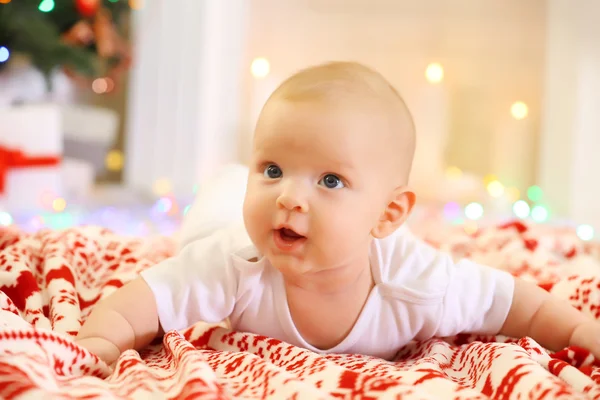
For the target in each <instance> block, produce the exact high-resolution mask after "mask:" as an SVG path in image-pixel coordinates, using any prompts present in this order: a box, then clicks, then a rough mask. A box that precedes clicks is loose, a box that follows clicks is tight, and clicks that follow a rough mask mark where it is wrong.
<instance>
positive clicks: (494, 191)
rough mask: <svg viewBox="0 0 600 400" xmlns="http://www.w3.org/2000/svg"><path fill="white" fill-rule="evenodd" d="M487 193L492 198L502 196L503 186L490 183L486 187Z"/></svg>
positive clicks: (497, 183)
mask: <svg viewBox="0 0 600 400" xmlns="http://www.w3.org/2000/svg"><path fill="white" fill-rule="evenodd" d="M487 191H488V192H489V194H490V196H492V197H501V196H502V195H503V194H504V185H503V184H502V183H500V181H491V182H490V183H488V185H487Z"/></svg>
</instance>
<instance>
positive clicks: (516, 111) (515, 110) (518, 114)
mask: <svg viewBox="0 0 600 400" xmlns="http://www.w3.org/2000/svg"><path fill="white" fill-rule="evenodd" d="M510 113H511V114H512V116H513V118H514V119H524V118H525V117H527V114H528V113H529V108H528V107H527V104H525V103H523V102H522V101H517V102H516V103H514V104H513V105H512V107H511V108H510Z"/></svg>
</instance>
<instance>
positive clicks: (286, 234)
mask: <svg viewBox="0 0 600 400" xmlns="http://www.w3.org/2000/svg"><path fill="white" fill-rule="evenodd" d="M277 231H278V232H279V235H280V236H281V238H282V239H283V240H284V241H286V242H293V241H295V240H298V239H304V238H305V236H302V235H300V234H299V233H296V232H295V231H293V230H292V229H288V228H281V229H278V230H277Z"/></svg>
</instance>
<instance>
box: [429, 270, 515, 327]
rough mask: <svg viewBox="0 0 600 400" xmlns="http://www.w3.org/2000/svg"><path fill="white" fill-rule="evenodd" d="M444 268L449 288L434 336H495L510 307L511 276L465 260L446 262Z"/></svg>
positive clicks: (511, 292)
mask: <svg viewBox="0 0 600 400" xmlns="http://www.w3.org/2000/svg"><path fill="white" fill-rule="evenodd" d="M447 269H448V275H447V276H448V286H447V289H446V294H445V296H444V301H443V311H442V323H441V324H440V325H439V328H438V332H437V336H451V335H455V334H458V333H461V332H470V333H483V334H496V333H498V332H499V331H500V329H501V328H502V326H503V325H504V322H505V320H506V317H507V315H508V312H509V311H510V307H511V305H512V298H513V294H514V285H515V283H514V278H513V276H512V275H510V274H509V273H508V272H506V271H502V270H499V269H496V268H492V267H488V266H485V265H480V264H477V263H474V262H472V261H470V260H466V259H465V260H461V261H459V262H457V263H454V262H452V260H451V259H449V262H448V265H447Z"/></svg>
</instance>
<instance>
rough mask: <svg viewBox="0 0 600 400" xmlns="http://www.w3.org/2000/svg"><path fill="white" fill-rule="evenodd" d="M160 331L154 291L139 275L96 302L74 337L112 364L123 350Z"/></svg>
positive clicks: (142, 345) (145, 340)
mask: <svg viewBox="0 0 600 400" xmlns="http://www.w3.org/2000/svg"><path fill="white" fill-rule="evenodd" d="M159 331H160V324H159V321H158V311H157V308H156V300H155V298H154V294H153V293H152V290H150V287H149V286H148V285H147V284H146V282H145V281H144V280H143V279H142V278H137V279H135V280H134V281H132V282H130V283H128V284H126V285H125V286H123V287H122V288H120V289H118V290H117V291H116V292H114V293H113V294H112V295H110V296H108V297H107V298H106V299H104V300H102V301H100V302H99V303H98V304H97V305H95V306H94V308H93V310H92V313H91V314H90V316H89V317H88V319H87V320H86V322H85V324H84V325H83V326H82V327H81V330H80V331H79V333H78V335H77V337H76V338H75V341H76V342H77V343H78V344H80V345H81V346H83V347H85V348H87V349H88V350H89V351H90V352H92V353H94V354H95V355H97V356H98V357H99V358H101V359H102V360H104V361H105V362H106V363H107V364H112V363H113V362H114V361H116V359H117V358H118V357H119V355H120V354H121V353H122V352H123V351H125V350H127V349H136V350H137V349H140V348H142V347H144V346H146V345H148V344H149V343H150V342H151V341H152V340H153V339H154V338H155V337H156V336H157V335H158V334H159Z"/></svg>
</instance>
